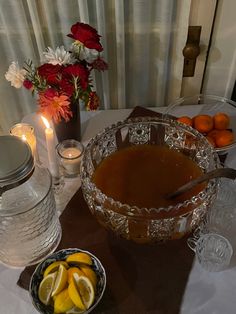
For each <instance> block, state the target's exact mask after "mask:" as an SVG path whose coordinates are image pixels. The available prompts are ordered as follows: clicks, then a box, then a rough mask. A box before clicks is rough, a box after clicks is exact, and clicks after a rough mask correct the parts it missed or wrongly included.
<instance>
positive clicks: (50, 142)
mask: <svg viewBox="0 0 236 314" xmlns="http://www.w3.org/2000/svg"><path fill="white" fill-rule="evenodd" d="M42 120H43V122H44V124H45V126H46V129H45V136H46V143H47V151H48V162H49V170H50V172H51V175H52V176H53V177H59V167H58V163H57V157H56V150H55V139H54V132H53V129H52V128H51V127H50V124H49V122H48V120H47V119H46V118H44V117H42Z"/></svg>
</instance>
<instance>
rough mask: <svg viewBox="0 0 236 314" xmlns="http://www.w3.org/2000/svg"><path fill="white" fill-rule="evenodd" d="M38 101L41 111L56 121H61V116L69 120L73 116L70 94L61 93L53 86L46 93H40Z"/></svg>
mask: <svg viewBox="0 0 236 314" xmlns="http://www.w3.org/2000/svg"><path fill="white" fill-rule="evenodd" d="M38 103H39V105H40V112H41V113H42V114H43V115H45V116H46V117H47V118H49V119H53V120H54V121H55V122H56V123H58V122H60V121H61V118H64V119H65V121H69V120H70V118H71V117H72V112H71V110H70V100H69V98H68V96H66V95H60V94H59V93H57V92H56V91H55V90H54V89H52V88H48V89H47V90H46V91H45V92H44V93H39V99H38Z"/></svg>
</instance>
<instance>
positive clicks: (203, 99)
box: [165, 94, 236, 155]
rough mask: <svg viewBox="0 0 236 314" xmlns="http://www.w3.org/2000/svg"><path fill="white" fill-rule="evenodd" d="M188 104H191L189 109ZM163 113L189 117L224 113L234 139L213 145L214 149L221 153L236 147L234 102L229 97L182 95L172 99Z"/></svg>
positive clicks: (235, 106) (235, 105) (235, 111)
mask: <svg viewBox="0 0 236 314" xmlns="http://www.w3.org/2000/svg"><path fill="white" fill-rule="evenodd" d="M196 105H198V106H196ZM189 106H191V109H190V108H189ZM189 112H191V114H189ZM165 113H167V114H171V115H173V116H175V117H181V116H189V117H191V118H192V117H194V116H196V115H210V116H212V117H213V116H214V115H215V114H217V113H225V114H227V115H228V116H229V118H230V124H229V126H228V127H227V129H229V130H230V131H231V132H232V133H233V134H234V141H233V142H232V143H230V144H228V145H224V146H223V147H215V151H216V152H218V153H219V155H223V154H225V153H227V152H228V151H229V150H230V149H232V148H235V147H236V103H235V102H234V101H232V100H230V99H227V98H224V97H220V96H214V95H204V94H199V95H194V96H190V97H182V98H178V99H176V100H175V101H173V102H172V103H171V104H170V105H169V106H168V107H167V109H166V111H165ZM213 128H214V127H213Z"/></svg>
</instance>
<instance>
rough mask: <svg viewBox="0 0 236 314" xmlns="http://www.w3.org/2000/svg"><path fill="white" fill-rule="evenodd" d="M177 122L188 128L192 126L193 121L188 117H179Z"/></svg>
mask: <svg viewBox="0 0 236 314" xmlns="http://www.w3.org/2000/svg"><path fill="white" fill-rule="evenodd" d="M177 121H178V122H181V123H184V124H187V125H189V126H193V120H192V119H191V118H190V117H188V116H182V117H179V118H177Z"/></svg>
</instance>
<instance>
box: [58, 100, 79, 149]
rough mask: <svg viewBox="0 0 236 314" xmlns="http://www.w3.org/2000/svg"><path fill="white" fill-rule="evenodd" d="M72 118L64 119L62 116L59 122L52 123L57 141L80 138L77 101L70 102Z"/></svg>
mask: <svg viewBox="0 0 236 314" xmlns="http://www.w3.org/2000/svg"><path fill="white" fill-rule="evenodd" d="M71 111H72V114H73V116H72V118H71V119H70V120H69V121H65V120H64V119H63V118H62V120H61V121H60V122H59V123H54V129H55V132H56V135H57V140H58V142H59V143H60V142H62V141H64V140H68V139H74V140H77V141H80V140H81V122H80V105H79V101H77V102H73V103H71Z"/></svg>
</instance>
